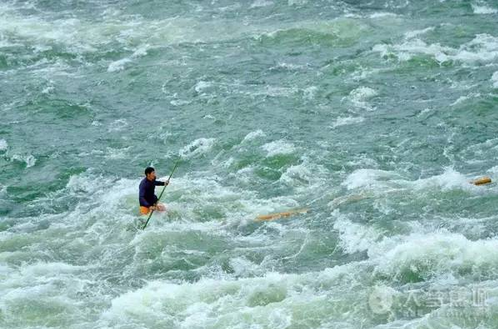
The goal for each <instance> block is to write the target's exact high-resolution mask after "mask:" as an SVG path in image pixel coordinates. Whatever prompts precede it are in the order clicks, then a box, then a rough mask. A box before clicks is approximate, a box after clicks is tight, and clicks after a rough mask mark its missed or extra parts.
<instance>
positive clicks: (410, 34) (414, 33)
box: [405, 26, 435, 39]
mask: <svg viewBox="0 0 498 329" xmlns="http://www.w3.org/2000/svg"><path fill="white" fill-rule="evenodd" d="M434 29H435V28H434V27H433V26H431V27H428V28H425V29H422V30H414V31H409V32H406V33H405V38H406V39H412V38H415V37H418V36H419V35H422V34H426V33H427V32H431V31H434Z"/></svg>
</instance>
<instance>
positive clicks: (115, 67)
mask: <svg viewBox="0 0 498 329" xmlns="http://www.w3.org/2000/svg"><path fill="white" fill-rule="evenodd" d="M131 61H132V59H131V58H128V57H126V58H122V59H120V60H117V61H114V62H112V63H111V64H109V66H108V67H107V72H119V71H122V70H124V68H125V65H126V64H128V63H131Z"/></svg>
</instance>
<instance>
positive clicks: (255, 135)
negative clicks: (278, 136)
mask: <svg viewBox="0 0 498 329" xmlns="http://www.w3.org/2000/svg"><path fill="white" fill-rule="evenodd" d="M265 136H266V134H265V133H264V132H263V130H261V129H258V130H255V131H251V132H250V133H248V134H247V135H246V136H245V137H244V139H243V140H242V143H245V142H249V141H252V140H254V139H256V138H259V137H265Z"/></svg>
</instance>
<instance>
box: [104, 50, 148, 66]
mask: <svg viewBox="0 0 498 329" xmlns="http://www.w3.org/2000/svg"><path fill="white" fill-rule="evenodd" d="M148 48H149V46H148V45H143V46H141V47H139V48H137V49H136V50H135V51H134V52H133V54H132V55H131V56H130V57H125V58H122V59H120V60H117V61H114V62H112V63H111V64H109V66H108V67H107V72H118V71H122V70H124V69H125V67H126V64H128V63H131V62H132V61H133V60H134V59H136V58H138V57H143V56H145V55H147V49H148Z"/></svg>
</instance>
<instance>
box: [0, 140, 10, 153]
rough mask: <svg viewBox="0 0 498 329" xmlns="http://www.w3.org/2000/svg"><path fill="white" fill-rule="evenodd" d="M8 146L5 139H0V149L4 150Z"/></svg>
mask: <svg viewBox="0 0 498 329" xmlns="http://www.w3.org/2000/svg"><path fill="white" fill-rule="evenodd" d="M8 147H9V144H7V141H6V140H5V139H0V151H5V150H7V148H8Z"/></svg>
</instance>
